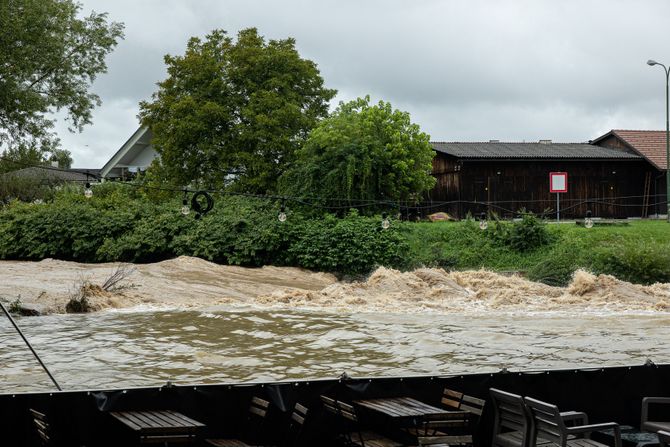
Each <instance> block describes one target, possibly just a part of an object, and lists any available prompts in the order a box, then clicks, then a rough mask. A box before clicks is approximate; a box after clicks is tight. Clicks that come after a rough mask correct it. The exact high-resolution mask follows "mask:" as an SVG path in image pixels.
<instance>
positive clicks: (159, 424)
mask: <svg viewBox="0 0 670 447" xmlns="http://www.w3.org/2000/svg"><path fill="white" fill-rule="evenodd" d="M109 414H111V415H112V416H113V417H114V418H116V419H117V420H118V421H120V422H121V423H122V424H124V425H125V426H126V427H128V428H130V429H131V430H133V432H135V433H136V434H137V435H138V436H139V439H140V443H141V444H144V443H156V442H180V443H190V442H193V443H195V440H196V438H197V436H198V432H199V431H200V430H201V429H202V428H204V427H205V424H202V423H200V422H198V421H196V420H194V419H191V418H189V417H188V416H184V415H183V414H181V413H178V412H176V411H172V410H155V411H112V412H110V413H109Z"/></svg>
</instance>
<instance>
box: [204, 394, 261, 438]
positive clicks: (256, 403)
mask: <svg viewBox="0 0 670 447" xmlns="http://www.w3.org/2000/svg"><path fill="white" fill-rule="evenodd" d="M269 408H270V402H268V401H267V400H263V399H261V398H260V397H252V398H251V404H250V405H249V413H248V417H247V423H246V427H245V429H246V433H245V436H244V437H245V439H246V438H248V439H249V440H250V442H252V443H251V444H247V443H246V442H245V441H242V440H239V439H234V438H230V439H206V440H205V442H206V443H207V444H209V445H212V446H214V447H254V446H258V445H265V444H264V443H263V442H262V441H263V440H262V439H260V438H259V434H260V435H262V434H263V428H264V427H265V422H266V417H267V414H268V409H269ZM252 439H253V440H252Z"/></svg>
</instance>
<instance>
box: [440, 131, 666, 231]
mask: <svg viewBox="0 0 670 447" xmlns="http://www.w3.org/2000/svg"><path fill="white" fill-rule="evenodd" d="M627 132H628V133H627ZM631 132H632V133H631ZM661 133H662V134H663V139H662V143H663V144H662V147H661V145H659V143H658V141H657V140H658V132H656V131H618V130H613V131H611V132H608V133H607V134H605V135H603V136H602V137H599V138H598V139H596V140H593V141H591V142H589V143H553V142H552V141H551V140H540V141H539V142H533V143H505V142H500V141H496V140H492V141H489V142H468V143H459V142H454V143H443V142H434V143H432V145H433V148H434V149H435V151H436V156H435V158H434V159H433V175H434V176H435V177H436V179H437V184H436V186H435V188H434V189H433V191H432V192H431V196H430V199H431V201H432V202H433V203H434V208H433V209H432V210H431V211H446V212H448V213H449V214H451V215H453V216H455V217H459V218H463V217H465V216H466V215H467V214H468V213H470V214H472V215H474V216H478V215H479V214H480V213H482V212H489V211H490V212H495V213H497V214H498V215H499V216H500V217H513V216H514V215H515V214H516V213H518V211H519V210H521V209H526V210H528V211H533V212H534V213H537V214H545V215H547V216H549V217H555V215H556V208H557V203H556V194H555V193H551V192H550V188H549V173H550V172H567V173H568V192H566V193H562V194H561V197H560V209H561V217H562V218H563V217H566V218H568V217H569V218H583V217H584V216H585V215H586V212H587V210H590V211H591V212H592V214H593V216H594V217H603V218H628V217H650V216H654V215H659V214H665V212H666V209H667V208H666V206H665V194H664V192H665V180H664V175H665V169H667V168H666V165H665V160H664V157H663V159H661V157H659V154H661V152H662V155H663V156H664V154H665V133H664V132H661ZM633 137H635V138H636V139H634V140H633ZM643 143H644V144H643ZM661 149H662V151H661Z"/></svg>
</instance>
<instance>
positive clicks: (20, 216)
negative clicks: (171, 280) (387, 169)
mask: <svg viewBox="0 0 670 447" xmlns="http://www.w3.org/2000/svg"><path fill="white" fill-rule="evenodd" d="M215 199H216V204H215V207H214V209H213V210H212V211H211V212H210V213H209V214H207V215H206V216H203V217H202V218H201V219H199V220H196V219H195V218H194V215H193V213H191V214H189V215H188V216H184V215H182V214H181V213H180V212H179V209H180V207H181V205H180V201H179V200H178V199H176V198H175V199H172V200H169V201H163V202H158V203H153V202H151V201H150V200H148V199H147V198H145V197H144V196H143V195H142V194H141V193H138V191H137V189H136V188H132V187H129V186H128V185H122V184H113V183H106V184H103V185H96V187H95V190H94V196H93V198H91V199H86V198H84V197H83V194H82V190H81V188H66V189H64V190H62V191H60V192H59V193H58V195H57V197H56V198H55V200H54V201H53V202H52V203H45V204H40V205H37V204H25V203H18V202H15V203H12V204H11V205H9V206H8V207H6V208H5V209H4V210H2V211H0V258H2V259H33V260H39V259H44V258H47V257H52V258H58V259H65V260H74V261H79V262H118V261H130V262H155V261H160V260H164V259H169V258H172V257H175V256H179V255H186V256H197V257H201V258H203V259H207V260H210V261H213V262H217V263H221V264H232V265H243V266H262V265H270V264H273V265H292V266H298V267H305V268H311V269H317V270H324V271H331V272H337V273H346V274H365V273H368V272H369V271H370V270H371V269H373V268H374V267H375V266H376V265H386V266H389V267H399V266H401V265H403V263H404V262H406V256H405V255H406V253H407V243H406V241H405V239H406V238H405V237H404V236H403V235H401V232H402V226H401V225H399V224H395V225H394V226H392V227H391V228H390V229H389V230H386V231H382V230H381V226H380V221H381V219H380V218H369V217H361V216H358V215H357V214H356V213H353V214H350V215H348V216H346V217H345V218H343V219H338V218H336V217H334V216H331V215H325V216H317V217H315V216H314V215H313V214H310V215H309V217H306V216H305V215H303V214H302V213H301V212H300V211H299V210H295V211H291V210H289V219H288V220H287V221H286V222H279V220H278V219H277V215H278V213H279V204H278V203H276V202H274V201H269V200H266V199H254V198H246V197H227V196H226V197H220V196H217V197H215Z"/></svg>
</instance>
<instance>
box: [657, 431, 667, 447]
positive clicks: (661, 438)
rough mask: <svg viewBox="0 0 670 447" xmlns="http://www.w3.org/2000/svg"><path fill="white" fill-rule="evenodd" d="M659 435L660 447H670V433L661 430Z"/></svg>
mask: <svg viewBox="0 0 670 447" xmlns="http://www.w3.org/2000/svg"><path fill="white" fill-rule="evenodd" d="M657 435H658V443H659V444H660V447H670V432H667V431H665V430H659V431H658V433H657Z"/></svg>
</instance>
